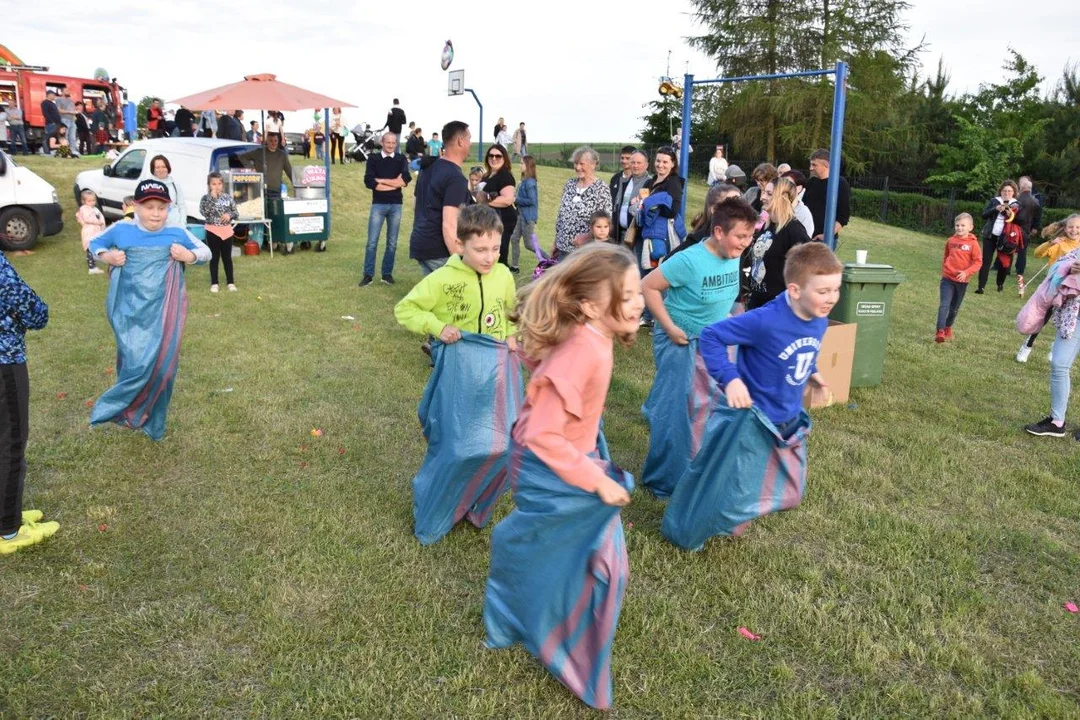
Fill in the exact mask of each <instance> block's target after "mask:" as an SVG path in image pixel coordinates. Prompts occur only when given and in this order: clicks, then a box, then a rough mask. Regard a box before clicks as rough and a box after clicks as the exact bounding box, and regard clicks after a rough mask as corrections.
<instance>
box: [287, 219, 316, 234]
mask: <svg viewBox="0 0 1080 720" xmlns="http://www.w3.org/2000/svg"><path fill="white" fill-rule="evenodd" d="M324 222H325V218H323V216H322V215H315V216H313V217H291V218H289V234H290V235H308V234H311V233H321V232H322V231H323V223H324Z"/></svg>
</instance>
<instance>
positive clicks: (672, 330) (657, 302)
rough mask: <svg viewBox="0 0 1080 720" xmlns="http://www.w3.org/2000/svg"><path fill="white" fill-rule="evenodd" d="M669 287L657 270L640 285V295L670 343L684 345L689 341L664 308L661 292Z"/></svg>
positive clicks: (669, 284)
mask: <svg viewBox="0 0 1080 720" xmlns="http://www.w3.org/2000/svg"><path fill="white" fill-rule="evenodd" d="M670 287H671V283H669V282H668V281H667V278H665V277H664V273H663V272H661V271H659V270H657V271H656V272H651V273H649V274H648V276H646V278H645V280H644V281H643V282H642V283H641V294H642V295H644V296H645V305H646V306H648V308H649V311H650V312H651V313H652V314H653V317H654V318H656V321H657V322H658V323H660V327H661V328H663V329H664V332H666V333H667V335H668V337H669V338H671V341H672V342H673V343H675V344H676V345H685V344H686V343H687V342H688V341H689V340H688V338H687V336H686V333H685V332H684V331H683V329H682V328H680V327H679V326H678V325H676V324H675V323H674V321H673V320H672V319H671V315H669V314H668V311H667V308H666V307H664V296H663V292H664V291H665V290H667V289H668V288H670Z"/></svg>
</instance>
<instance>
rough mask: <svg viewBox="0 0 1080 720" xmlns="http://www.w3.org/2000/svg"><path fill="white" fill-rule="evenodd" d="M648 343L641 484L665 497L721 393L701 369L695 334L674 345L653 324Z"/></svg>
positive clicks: (690, 456)
mask: <svg viewBox="0 0 1080 720" xmlns="http://www.w3.org/2000/svg"><path fill="white" fill-rule="evenodd" d="M652 342H653V358H654V359H655V360H656V375H655V376H654V377H653V385H652V390H650V391H649V397H648V398H647V399H646V400H645V404H644V405H642V406H641V414H642V415H644V416H645V420H646V422H648V423H649V454H648V455H647V456H646V457H645V467H644V469H643V470H642V472H641V484H642V485H644V486H645V487H646V488H648V489H649V491H650V492H652V494H653V495H655V496H656V497H658V498H667V497H671V493H673V492H674V491H675V486H676V485H677V484H678V482H679V478H681V477H682V476H683V473H684V472H686V469H687V468H688V467H690V461H691V460H693V459H694V457H695V456H696V455H697V453H698V448H700V447H701V441H702V438H704V436H705V426H706V423H707V422H708V420H709V413H710V411H711V409H712V407H713V405H714V403H715V402H716V401H717V399H718V398H720V397H722V396H723V394H722V393H721V392H720V389H719V387H718V386H717V384H716V381H715V380H713V379H712V377H710V376H709V371H708V370H706V369H705V361H704V359H703V358H702V357H701V353H699V352H698V340H697V338H691V340H690V343H689V344H688V345H676V344H675V343H673V342H672V341H671V339H670V338H669V337H668V336H667V333H666V332H664V331H663V330H662V329H660V328H659V326H657V329H656V330H654V331H653V337H652Z"/></svg>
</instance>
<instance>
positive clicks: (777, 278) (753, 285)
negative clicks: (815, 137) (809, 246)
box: [745, 177, 810, 310]
mask: <svg viewBox="0 0 1080 720" xmlns="http://www.w3.org/2000/svg"><path fill="white" fill-rule="evenodd" d="M798 192H799V191H798V188H797V187H796V185H795V183H794V182H792V181H791V179H790V178H786V177H781V178H777V179H776V180H772V181H770V182H769V183H767V184H766V185H765V188H764V189H763V190H762V191H761V199H762V207H763V208H764V209H765V210H766V212H768V214H769V221H768V222H767V223H766V224H765V226H764V227H763V228H762V229H761V232H760V233H758V236H757V237H756V238H755V239H754V244H753V245H751V246H750V248H749V249H748V250H747V251H746V253H747V254H746V256H745V257H746V260H747V262H748V264H749V265H750V295H749V298H748V301H747V304H746V305H747V306H746V309H747V310H753V309H754V308H758V307H761V306H762V305H764V304H766V303H767V302H769V301H770V300H772V299H773V298H775V297H776V296H778V295H780V294H781V293H782V292H784V289H785V288H786V287H787V285H786V283H785V282H784V260H785V259H786V258H787V254H788V251H789V250H791V248H793V247H795V246H796V245H801V244H802V243H806V242H810V236H809V235H808V234H807V233H806V228H805V227H804V226H803V224H802V223H801V222H792V221H793V220H795V219H796V218H795V201H796V198H797V197H798Z"/></svg>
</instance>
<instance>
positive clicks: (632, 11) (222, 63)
mask: <svg viewBox="0 0 1080 720" xmlns="http://www.w3.org/2000/svg"><path fill="white" fill-rule="evenodd" d="M12 1H14V0H12ZM911 4H912V9H911V11H910V14H909V17H908V20H909V23H910V25H911V37H912V43H914V42H917V41H918V40H919V39H920V38H922V37H924V36H925V41H926V44H927V48H928V49H927V52H925V53H924V54H923V56H922V57H923V65H924V66H925V67H926V68H927V69H928V71H929V72H932V71H933V69H934V68H935V67H936V65H937V61H938V58H939V57H942V56H943V57H944V58H945V63H946V65H947V66H948V68H949V71H950V72H951V74H952V85H951V90H952V91H953V92H955V93H960V92H964V91H970V90H974V89H976V88H977V87H978V84H979V83H980V82H986V81H995V80H997V79H999V78H1000V77H1001V71H1000V68H1001V64H1002V62H1003V60H1004V57H1005V52H1006V48H1007V47H1008V46H1009V45H1012V46H1013V47H1015V48H1016V49H1017V50H1018V51H1020V52H1021V53H1022V54H1023V55H1025V56H1026V57H1027V58H1028V59H1029V60H1031V61H1032V62H1034V63H1035V65H1036V67H1038V69H1039V70H1040V71H1041V72H1042V74H1043V75H1044V76H1047V77H1048V78H1049V80H1048V84H1052V82H1053V81H1056V79H1057V78H1058V77H1059V76H1060V74H1061V71H1062V69H1063V68H1064V66H1065V64H1066V62H1068V61H1070V59H1071V60H1072V61H1077V60H1080V51H1077V50H1074V48H1076V47H1077V44H1076V38H1077V37H1078V33H1080V3H1077V2H1075V0H1042V2H1039V3H1033V4H1030V5H1025V4H1023V3H1016V2H1006V1H1004V0H982V1H981V2H979V3H978V4H977V6H976V7H977V9H976V10H970V9H967V8H968V7H969V6H970V5H971V3H965V2H952V1H951V0H912V3H911ZM388 5H389V7H392V8H394V11H392V12H388V11H383V10H378V9H375V8H376V7H378V5H377V4H376V3H374V2H371V1H370V0H361V1H359V2H350V1H348V0H344V1H343V0H332V1H331V0H305V1H304V2H300V3H293V2H288V3H286V2H280V1H275V0H264V1H261V2H244V1H238V2H206V1H205V0H199V1H198V2H192V1H190V0H172V1H171V2H159V3H148V2H145V1H143V0H140V1H138V2H135V1H134V0H110V1H109V2H108V3H106V4H104V5H101V6H100V7H99V8H97V9H95V10H93V11H90V10H88V7H90V6H88V5H87V4H86V2H84V1H83V0H79V1H78V2H74V1H72V0H50V2H49V3H48V7H49V10H48V11H47V12H45V11H42V12H30V11H29V9H28V6H26V5H25V4H24V5H23V10H24V11H23V12H17V13H14V14H11V13H8V14H6V15H5V18H4V20H5V22H4V24H3V30H4V32H3V36H2V37H0V42H3V43H4V44H6V45H7V47H8V48H9V49H10V50H11V51H12V52H14V53H15V54H17V55H19V56H20V57H21V59H22V60H23V61H24V62H26V63H28V64H33V65H47V66H49V67H50V68H51V70H52V71H53V72H56V73H59V74H66V75H76V76H90V75H91V74H92V73H93V71H94V69H95V68H97V67H104V68H105V69H107V70H108V71H109V73H110V74H111V75H113V76H114V77H117V78H119V80H120V82H121V84H122V85H124V86H126V87H127V88H128V89H129V92H130V95H131V97H132V99H134V100H136V101H137V100H138V99H139V98H140V97H142V96H143V95H158V96H161V97H164V98H165V99H171V98H175V97H181V96H184V95H190V94H194V93H196V92H200V91H202V90H207V89H209V88H212V87H216V86H218V85H222V84H225V83H228V82H232V81H235V80H240V79H242V77H243V76H244V75H247V74H255V73H261V72H269V73H274V74H276V75H277V76H278V78H279V79H280V80H283V81H285V82H290V83H293V84H295V85H300V86H302V87H305V88H308V89H310V90H315V91H318V92H322V93H324V94H327V95H330V96H332V97H336V98H340V99H341V100H345V101H348V102H350V103H351V104H353V105H356V106H357V108H356V109H352V110H347V111H346V112H345V118H346V121H347V122H348V123H349V124H350V125H352V124H354V123H356V122H360V121H366V122H371V123H373V124H375V125H376V126H379V125H382V123H383V121H384V119H385V116H386V111H387V109H388V108H389V106H390V101H391V100H392V98H394V97H399V98H400V99H401V105H402V107H403V108H404V109H405V111H406V113H407V114H408V116H409V118H410V119H412V120H416V121H417V122H418V123H419V124H420V125H421V127H423V128H424V132H425V135H427V134H429V133H430V132H431V131H432V130H437V129H438V127H439V126H441V125H442V124H443V123H444V122H446V121H447V120H451V119H460V120H465V121H466V122H469V123H470V124H471V125H473V126H474V133H473V134H474V137H475V136H476V132H475V125H476V122H477V117H478V116H477V107H476V105H475V103H474V102H473V100H472V97H471V96H469V95H467V94H466V95H465V96H463V97H456V98H447V97H446V85H447V77H446V73H445V72H443V71H442V70H441V69H440V67H439V57H440V54H441V52H442V47H443V43H444V42H445V41H446V40H447V39H451V40H453V42H454V47H455V51H456V53H455V59H454V64H453V66H452V68H453V69H457V68H461V69H464V70H465V80H466V83H465V84H466V86H467V87H472V88H474V89H475V90H476V92H477V94H478V95H479V96H480V100H481V101H482V102H483V103H484V132H485V137H488V136H490V132H491V128H492V126H493V125H494V123H495V120H496V119H497V118H498V117H499V116H503V117H505V119H506V121H507V123H508V124H509V125H510V126H511V127H513V126H516V125H517V123H518V122H519V121H525V122H526V126H527V128H528V130H529V137H530V139H531V140H533V141H554V142H572V141H585V140H590V141H601V140H605V141H620V140H630V139H632V138H634V137H635V136H636V134H637V132H638V131H639V130H640V128H641V126H642V122H641V119H640V118H641V116H642V115H643V114H644V112H645V111H644V110H643V108H642V105H643V104H644V103H646V102H648V101H650V100H652V99H653V98H655V97H657V94H656V88H657V85H658V82H657V78H659V76H661V75H663V74H664V72H665V68H666V66H667V58H668V51H669V50H671V58H672V60H671V72H672V75H675V76H677V77H678V78H680V79H681V77H682V74H683V73H684V72H685V70H686V68H687V63H689V68H690V71H691V72H694V73H695V74H696V75H697V76H698V77H699V78H700V77H712V76H714V66H713V64H712V63H711V62H710V61H709V60H708V58H705V57H703V56H701V55H699V54H697V53H694V52H691V51H690V50H689V48H688V47H687V46H686V43H685V41H684V38H685V37H686V36H688V35H692V34H696V33H698V32H699V30H697V29H695V27H694V24H693V22H692V20H691V18H690V11H691V6H690V3H689V0H670V1H669V2H659V3H658V2H647V3H646V2H641V1H640V0H621V1H617V2H588V1H585V0H545V2H512V1H511V2H503V3H498V4H492V3H460V4H457V5H455V4H453V3H450V4H448V3H447V2H445V0H440V1H439V2H435V1H434V0H410V1H409V2H401V3H389V4H388ZM42 7H44V6H42ZM447 8H452V11H449V12H448V10H447ZM245 109H250V108H245ZM251 117H257V116H251V115H249V118H251ZM310 118H311V115H310V114H309V113H303V114H298V115H296V116H295V117H290V118H289V119H288V120H287V122H286V128H287V129H288V128H290V127H292V128H293V129H300V128H299V127H298V125H299V124H300V123H305V124H306V123H307V122H309V121H310Z"/></svg>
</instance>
